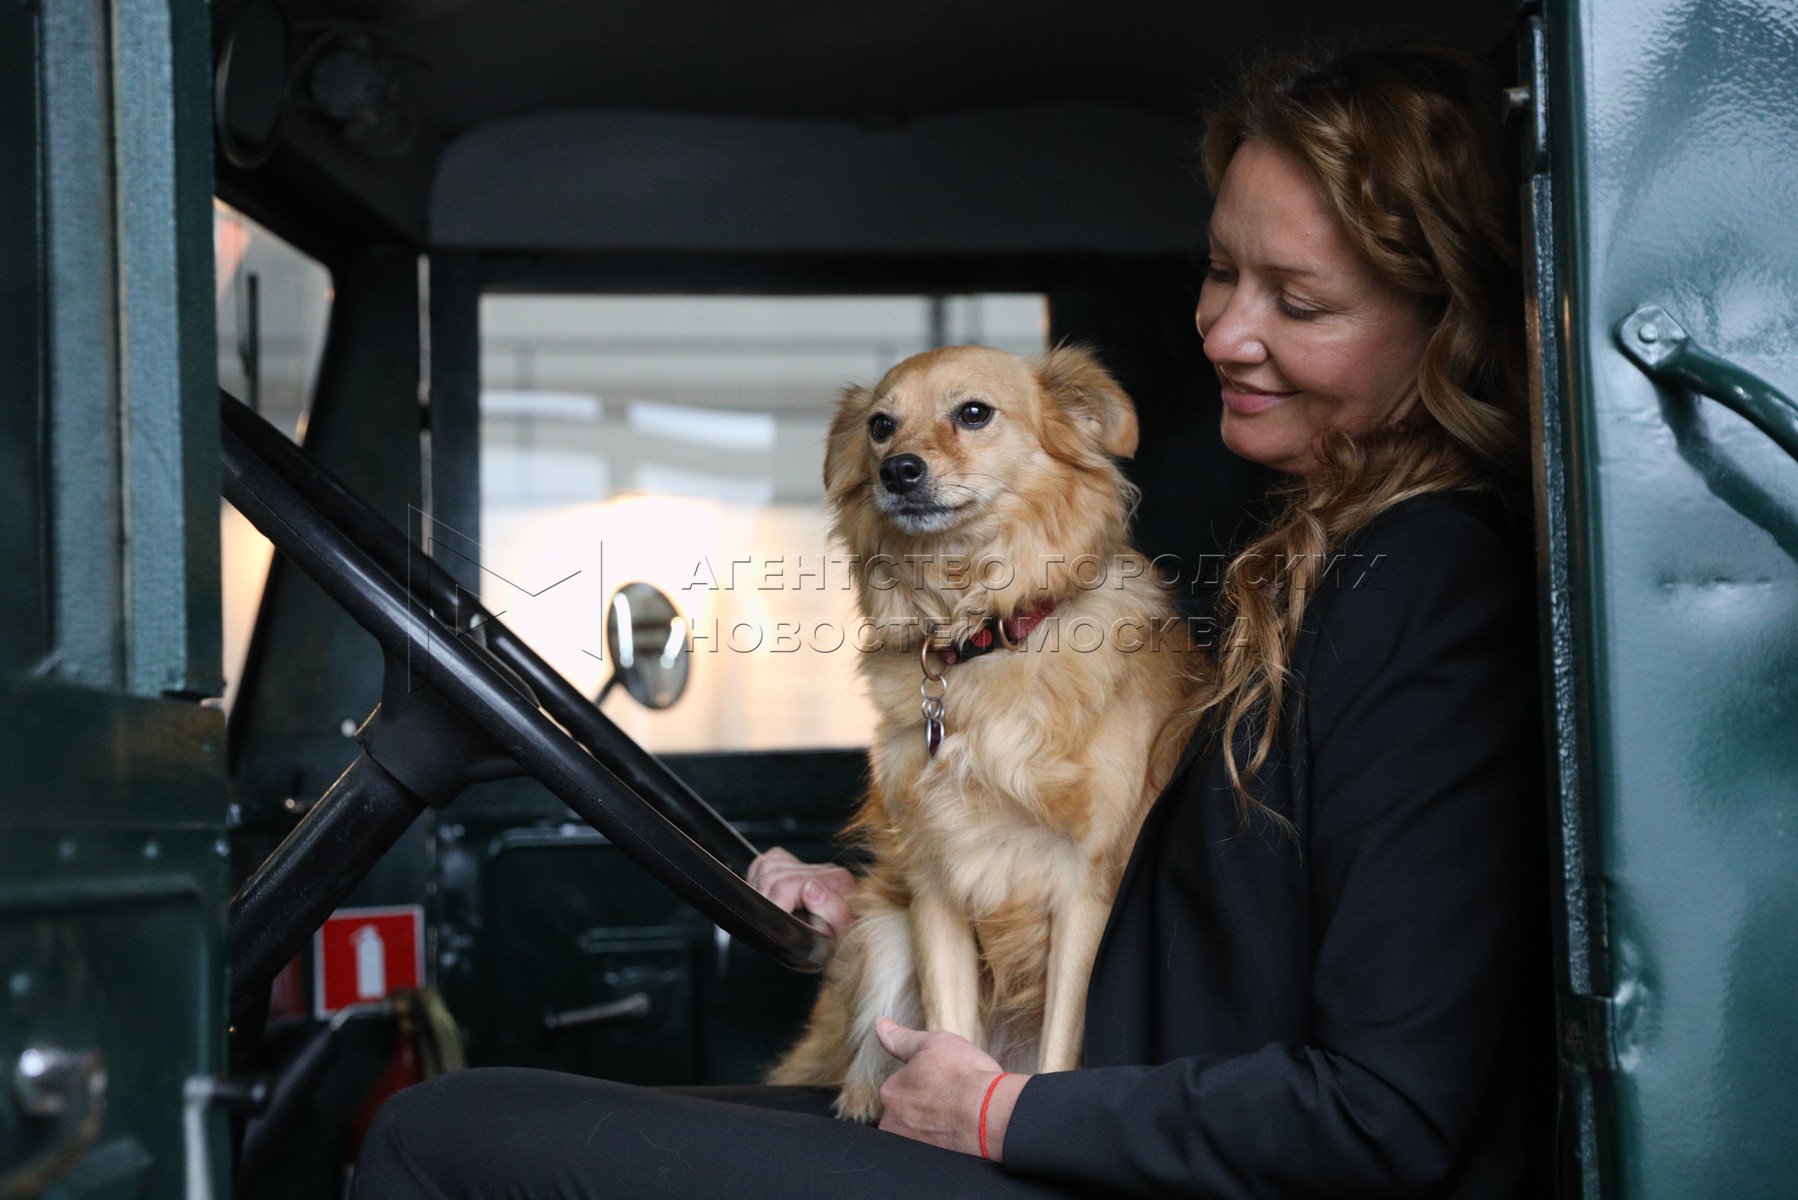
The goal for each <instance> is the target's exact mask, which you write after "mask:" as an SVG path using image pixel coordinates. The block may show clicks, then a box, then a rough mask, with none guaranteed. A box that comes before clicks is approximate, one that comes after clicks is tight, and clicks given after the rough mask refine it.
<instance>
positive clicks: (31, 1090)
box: [0, 1046, 106, 1200]
mask: <svg viewBox="0 0 1798 1200" xmlns="http://www.w3.org/2000/svg"><path fill="white" fill-rule="evenodd" d="M12 1094H13V1103H14V1104H16V1105H17V1106H18V1108H19V1111H20V1112H22V1113H23V1114H25V1116H26V1117H29V1118H36V1119H38V1120H46V1121H54V1122H56V1133H55V1136H54V1137H52V1138H51V1141H50V1144H49V1145H48V1146H46V1147H44V1149H43V1150H41V1151H39V1152H38V1153H37V1154H35V1155H33V1156H32V1157H31V1158H28V1159H26V1160H25V1161H24V1162H22V1163H20V1164H19V1165H18V1166H16V1167H13V1168H12V1169H11V1170H9V1171H7V1172H5V1173H4V1174H0V1200H18V1198H20V1197H26V1196H36V1195H38V1194H39V1193H41V1192H42V1191H43V1190H44V1189H45V1188H47V1187H48V1186H50V1184H52V1183H54V1182H55V1181H56V1180H57V1179H60V1178H61V1177H62V1176H64V1175H66V1174H68V1173H69V1172H70V1171H71V1170H73V1169H74V1167H75V1164H76V1163H78V1162H80V1161H81V1156H82V1155H83V1154H86V1153H87V1150H88V1147H89V1146H92V1145H93V1144H94V1139H96V1138H97V1137H99V1136H100V1122H101V1119H102V1118H103V1117H104V1116H105V1115H106V1064H105V1061H104V1060H103V1059H102V1058H101V1057H100V1052H99V1051H97V1050H88V1051H81V1052H76V1051H69V1050H59V1049H57V1048H56V1047H54V1046H33V1047H31V1048H30V1049H28V1050H26V1051H25V1052H24V1053H23V1054H20V1055H19V1060H18V1062H16V1063H15V1064H14V1065H13V1070H12Z"/></svg>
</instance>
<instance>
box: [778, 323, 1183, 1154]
mask: <svg viewBox="0 0 1798 1200" xmlns="http://www.w3.org/2000/svg"><path fill="white" fill-rule="evenodd" d="M1136 443H1137V425H1136V412H1135V409H1134V407H1133V406H1132V405H1131V403H1130V398H1129V397H1128V396H1126V395H1125V394H1124V392H1123V390H1122V389H1121V388H1119V387H1118V385H1117V383H1116V382H1115V381H1113V380H1112V378H1111V377H1110V376H1109V375H1107V374H1106V373H1105V371H1104V370H1103V368H1101V367H1100V366H1099V365H1098V364H1097V363H1096V362H1095V361H1094V360H1093V359H1092V358H1091V357H1090V356H1089V355H1088V354H1087V353H1086V352H1084V351H1082V350H1078V349H1072V348H1062V349H1057V350H1053V351H1051V352H1049V353H1048V354H1047V355H1045V356H1044V357H1043V358H1042V359H1040V360H1037V361H1027V360H1025V359H1022V358H1019V357H1017V356H1016V355H1012V354H1006V353H1004V352H1001V351H997V350H989V349H982V348H978V347H968V346H957V347H950V348H948V349H943V350H935V351H931V352H929V353H927V354H920V355H918V356H916V357H915V358H910V359H907V360H906V361H905V362H902V363H900V364H899V365H898V366H896V367H894V368H893V369H892V370H891V371H889V372H888V373H887V375H886V377H885V378H884V379H882V380H881V381H880V383H879V384H878V385H877V386H876V387H875V388H874V389H873V390H872V391H869V390H868V389H866V388H859V387H858V388H851V389H849V390H848V391H846V392H845V393H844V396H843V400H842V404H841V406H840V408H839V410H838V412H837V414H836V418H835V420H834V421H833V422H832V424H831V429H830V438H829V446H828V450H827V455H826V460H825V466H824V483H825V489H826V491H827V493H828V495H829V498H830V502H831V504H832V506H833V511H834V521H833V525H832V532H833V533H834V534H835V535H836V537H838V538H839V539H840V540H841V541H842V542H843V543H844V544H845V546H846V548H847V549H848V550H849V552H850V554H851V555H852V556H854V561H858V562H859V563H860V564H861V572H860V574H859V575H858V578H857V585H858V586H857V598H858V602H859V604H860V607H861V611H862V614H863V616H864V617H865V618H866V619H867V621H868V622H870V624H871V626H872V629H871V631H870V636H869V637H867V638H865V639H864V640H863V643H862V644H863V646H864V647H865V646H867V645H870V644H873V643H875V642H878V643H879V647H880V648H879V649H877V650H874V651H872V652H870V653H867V654H865V655H863V657H862V662H861V668H862V671H863V673H864V675H865V677H866V679H867V681H868V686H869V689H870V691H871V693H872V696H873V699H874V703H875V705H876V707H877V708H878V709H879V711H880V714H881V723H880V727H879V730H878V731H877V734H876V737H875V740H874V745H873V749H872V751H871V764H870V766H871V783H870V787H869V792H868V796H867V799H866V801H865V802H864V805H863V807H862V810H861V813H860V815H859V817H858V818H857V819H856V821H855V822H854V823H853V825H852V826H851V829H852V830H853V831H854V832H855V833H856V834H857V835H858V836H860V837H861V838H862V839H864V840H865V842H866V844H867V846H868V848H869V849H870V850H871V851H872V854H873V865H872V867H871V869H870V871H869V874H868V876H867V878H866V880H865V881H864V882H863V883H862V885H861V887H860V889H859V890H858V892H857V894H856V897H855V901H854V906H853V910H852V911H854V913H855V914H856V918H857V919H856V923H855V925H854V926H853V927H852V928H851V929H850V931H849V933H848V934H847V935H846V936H845V937H844V940H843V944H842V945H841V946H840V947H839V948H838V950H837V953H836V956H835V958H834V959H833V961H832V962H831V965H830V968H829V970H828V972H827V974H826V976H825V980H824V984H823V989H822V991H821V993H820V995H819V997H818V1002H817V1006H816V1008H815V1009H814V1011H813V1013H812V1016H811V1022H810V1024H809V1026H808V1028H807V1030H806V1032H805V1035H804V1037H803V1038H802V1039H801V1041H800V1042H799V1044H798V1045H797V1046H795V1047H794V1048H793V1049H792V1050H791V1051H790V1052H789V1053H788V1054H787V1056H786V1058H785V1059H784V1060H783V1061H782V1062H781V1063H780V1064H779V1065H778V1066H777V1067H776V1068H775V1069H774V1070H773V1072H772V1073H771V1075H770V1077H769V1081H770V1082H772V1083H786V1084H813V1085H829V1086H835V1087H838V1088H839V1089H840V1094H839V1096H838V1100H837V1111H838V1112H839V1113H840V1114H841V1115H843V1116H845V1117H851V1118H855V1119H859V1120H865V1121H866V1120H875V1119H877V1118H878V1116H879V1114H880V1097H879V1089H880V1085H881V1084H882V1082H884V1081H885V1079H886V1077H887V1076H888V1075H890V1074H891V1073H892V1072H893V1071H894V1070H895V1069H896V1068H897V1066H898V1064H897V1063H896V1062H895V1061H894V1060H893V1059H892V1058H891V1057H889V1056H888V1055H887V1053H886V1052H885V1051H884V1050H882V1049H881V1047H880V1044H879V1042H878V1041H876V1039H875V1036H874V1025H875V1022H876V1021H877V1020H878V1019H879V1018H880V1017H882V1016H888V1017H892V1018H894V1019H895V1020H898V1021H900V1022H902V1023H904V1024H906V1025H911V1026H914V1027H920V1028H925V1029H940V1030H948V1031H951V1032H953V1033H957V1034H960V1035H961V1036H963V1037H965V1038H967V1039H969V1040H970V1041H972V1042H973V1043H975V1044H976V1045H978V1046H981V1047H983V1048H985V1049H986V1050H987V1052H988V1053H990V1054H992V1055H993V1056H994V1057H995V1058H997V1059H998V1060H999V1061H1000V1062H1001V1063H1002V1064H1004V1065H1005V1066H1006V1067H1007V1068H1008V1069H1010V1070H1015V1071H1038V1070H1046V1071H1055V1070H1067V1069H1071V1068H1073V1067H1075V1066H1077V1065H1079V1061H1080V1043H1081V1038H1082V1026H1083V1023H1084V1016H1085V1003H1086V984H1087V977H1088V975H1089V974H1090V973H1091V969H1092V962H1093V955H1094V953H1095V951H1096V950H1097V948H1098V944H1099V936H1100V934H1101V933H1102V932H1103V930H1104V927H1105V921H1106V917H1107V914H1108V913H1109V911H1110V907H1111V902H1112V899H1113V897H1114V895H1115V893H1116V890H1117V885H1118V878H1119V876H1120V874H1121V873H1122V871H1123V867H1124V863H1125V860H1126V859H1127V857H1128V856H1129V853H1130V848H1131V845H1132V843H1133V842H1134V840H1135V837H1136V833H1137V830H1138V828H1139V827H1140V825H1141V823H1142V819H1143V816H1144V814H1145V813H1146V812H1147V809H1148V806H1149V804H1150V803H1151V802H1152V801H1153V799H1154V798H1155V796H1156V795H1157V794H1158V793H1159V791H1160V790H1161V787H1162V786H1163V784H1165V782H1166V781H1167V778H1168V776H1169V774H1170V773H1171V771H1172V767H1173V763H1174V759H1175V758H1176V757H1177V754H1178V749H1179V747H1178V746H1177V745H1172V744H1163V743H1164V742H1165V741H1166V739H1161V738H1158V737H1157V734H1158V733H1159V732H1160V731H1161V729H1162V726H1163V724H1164V722H1165V721H1166V720H1167V719H1168V718H1169V716H1170V715H1171V714H1172V713H1174V712H1175V710H1176V709H1177V708H1179V707H1182V700H1183V699H1184V698H1185V696H1186V690H1187V686H1188V684H1187V682H1186V671H1187V668H1188V660H1189V656H1188V655H1187V654H1186V653H1184V651H1185V648H1186V645H1187V642H1186V639H1185V636H1184V632H1183V631H1182V630H1181V629H1179V627H1178V623H1177V619H1176V618H1175V615H1174V611H1173V608H1172V606H1171V605H1170V604H1169V602H1168V600H1167V598H1166V596H1165V594H1164V593H1163V591H1162V590H1161V589H1160V588H1159V587H1157V586H1156V585H1155V583H1154V581H1153V580H1152V579H1151V577H1150V572H1149V569H1148V565H1147V563H1146V562H1145V561H1144V560H1143V559H1142V557H1141V556H1140V555H1137V554H1136V553H1135V552H1134V551H1132V550H1131V549H1130V548H1129V542H1128V538H1127V528H1126V527H1127V523H1128V520H1129V514H1130V510H1131V507H1132V505H1133V503H1134V500H1135V489H1134V488H1133V487H1132V486H1131V485H1130V484H1129V482H1128V481H1127V480H1126V479H1125V478H1124V476H1123V474H1122V473H1121V472H1120V471H1119V470H1118V467H1117V465H1116V463H1115V462H1114V461H1113V459H1114V457H1128V456H1129V455H1130V454H1132V453H1134V452H1135V450H1136ZM926 629H932V630H934V631H936V633H937V635H938V636H935V637H933V638H932V645H933V646H934V647H938V648H936V649H932V650H931V651H930V652H928V653H925V652H924V642H925V637H926V634H925V631H926ZM983 637H984V641H983ZM1014 641H1015V642H1017V647H1016V648H1015V649H1013V648H1010V646H1009V645H1008V643H1010V642H1014ZM927 676H928V677H935V676H940V677H941V678H940V682H937V681H936V680H935V679H934V678H927ZM921 687H922V694H923V695H925V696H936V695H939V694H940V695H941V708H940V726H939V728H938V729H937V731H936V736H937V744H936V745H935V748H934V750H933V748H932V745H931V740H932V731H931V729H930V725H931V722H930V721H928V720H927V719H926V714H925V713H924V711H922V710H923V709H924V708H925V707H927V705H925V704H923V703H921V701H920V695H921ZM933 715H934V714H933Z"/></svg>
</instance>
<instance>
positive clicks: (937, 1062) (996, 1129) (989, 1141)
mask: <svg viewBox="0 0 1798 1200" xmlns="http://www.w3.org/2000/svg"><path fill="white" fill-rule="evenodd" d="M874 1036H876V1037H878V1038H879V1039H880V1044H881V1045H882V1046H884V1047H886V1052H887V1053H888V1054H891V1055H892V1056H893V1057H894V1058H896V1059H898V1060H899V1061H900V1062H902V1063H904V1064H905V1065H904V1066H903V1067H900V1068H899V1070H898V1071H896V1072H894V1073H893V1075H892V1076H891V1077H890V1078H889V1079H888V1080H887V1081H886V1082H885V1083H883V1084H882V1085H881V1086H880V1103H881V1106H882V1108H883V1109H884V1110H885V1111H884V1112H883V1113H882V1115H881V1118H880V1127H881V1128H882V1129H884V1130H886V1131H887V1132H888V1133H898V1134H903V1135H904V1136H906V1137H908V1138H915V1139H916V1140H918V1141H920V1142H929V1143H930V1144H931V1145H933V1146H941V1147H943V1148H944V1149H945V1150H959V1151H961V1152H962V1153H963V1154H979V1153H980V1109H981V1105H982V1104H984V1105H985V1106H986V1157H988V1158H990V1159H992V1160H993V1161H994V1162H999V1161H1001V1160H1002V1159H1003V1158H1004V1155H1005V1127H1006V1126H1007V1125H1009V1124H1010V1123H1011V1109H1012V1106H1013V1105H1014V1104H1016V1103H1017V1099H1018V1093H1019V1092H1021V1091H1023V1090H1024V1084H1025V1083H1027V1082H1029V1079H1030V1076H1028V1075H1006V1076H1005V1078H1003V1079H1000V1080H999V1083H998V1086H997V1087H994V1086H993V1080H994V1079H995V1078H996V1077H998V1076H999V1075H1001V1074H1004V1071H1005V1068H1004V1067H1002V1066H1000V1065H999V1064H998V1062H997V1061H996V1060H995V1059H994V1058H993V1057H992V1055H990V1054H988V1053H987V1052H986V1051H984V1050H982V1049H981V1048H980V1047H978V1046H976V1045H975V1044H974V1043H973V1042H970V1041H968V1039H966V1038H964V1037H958V1036H957V1035H955V1034H953V1033H923V1032H920V1031H918V1030H916V1029H907V1028H906V1027H905V1026H903V1025H901V1024H899V1022H897V1021H889V1020H887V1019H886V1018H885V1017H882V1018H881V1019H880V1022H879V1023H878V1024H877V1025H875V1027H874ZM988 1088H991V1089H992V1095H991V1097H990V1098H989V1097H988V1095H987V1089H988Z"/></svg>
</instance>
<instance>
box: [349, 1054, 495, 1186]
mask: <svg viewBox="0 0 1798 1200" xmlns="http://www.w3.org/2000/svg"><path fill="white" fill-rule="evenodd" d="M529 1074H531V1073H530V1072H520V1071H517V1070H516V1069H514V1068H509V1067H491V1068H479V1069H475V1070H469V1071H455V1072H452V1073H451V1074H448V1075H439V1076H436V1077H435V1078H432V1079H427V1080H425V1081H424V1082H423V1083H419V1084H414V1085H413V1086H412V1087H409V1088H407V1089H406V1090H405V1091H403V1092H396V1093H395V1094H394V1095H393V1096H391V1097H389V1098H388V1100H387V1102H386V1103H385V1104H383V1105H381V1107H380V1109H379V1111H377V1112H376V1113H375V1117H374V1120H373V1121H371V1122H370V1123H369V1127H368V1132H367V1133H366V1134H365V1135H364V1136H363V1139H362V1148H361V1150H360V1152H359V1153H358V1154H357V1156H356V1174H355V1184H354V1190H353V1192H352V1193H351V1195H352V1197H353V1198H354V1200H389V1198H398V1197H406V1196H413V1195H417V1196H429V1197H432V1198H433V1200H436V1198H439V1197H443V1196H455V1195H458V1194H460V1193H461V1190H462V1185H464V1184H467V1183H469V1182H471V1181H470V1180H469V1179H468V1178H467V1176H466V1172H467V1170H468V1169H469V1168H470V1166H471V1164H470V1163H468V1162H466V1161H464V1160H463V1154H462V1152H463V1151H466V1150H468V1149H469V1148H470V1147H471V1146H476V1145H479V1144H480V1142H481V1140H482V1139H481V1134H482V1132H483V1130H485V1129H488V1128H490V1123H491V1121H492V1116H493V1113H494V1111H495V1107H496V1106H495V1100H494V1093H495V1092H496V1091H497V1092H502V1093H504V1092H513V1091H516V1090H518V1088H519V1087H520V1086H521V1084H523V1083H524V1082H525V1081H524V1080H521V1079H518V1078H516V1076H519V1075H527V1076H528V1075H529Z"/></svg>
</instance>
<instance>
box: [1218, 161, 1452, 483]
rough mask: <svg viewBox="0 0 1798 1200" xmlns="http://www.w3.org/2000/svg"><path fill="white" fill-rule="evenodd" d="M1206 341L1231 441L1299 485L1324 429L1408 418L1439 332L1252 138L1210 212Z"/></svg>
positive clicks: (1287, 168)
mask: <svg viewBox="0 0 1798 1200" xmlns="http://www.w3.org/2000/svg"><path fill="white" fill-rule="evenodd" d="M1198 325H1199V333H1200V335H1201V336H1203V338H1204V339H1205V356H1206V357H1207V358H1209V359H1210V360H1211V362H1212V365H1213V366H1214V367H1216V368H1217V375H1218V381H1219V382H1220V383H1221V384H1222V385H1223V395H1224V417H1223V437H1224V445H1226V446H1228V447H1229V448H1230V449H1231V451H1232V452H1234V453H1236V454H1239V455H1241V456H1242V457H1243V458H1246V459H1249V460H1250V461H1252V462H1258V463H1261V464H1263V465H1264V466H1269V467H1274V468H1276V469H1278V470H1281V471H1285V472H1287V473H1288V474H1295V475H1303V474H1305V473H1307V472H1308V471H1309V470H1311V469H1312V468H1313V467H1314V466H1315V465H1316V464H1315V463H1314V462H1313V460H1312V456H1311V443H1312V439H1314V438H1315V437H1316V436H1317V435H1318V434H1319V433H1322V432H1323V431H1324V430H1326V429H1343V430H1346V431H1348V432H1350V433H1361V432H1365V431H1367V430H1370V429H1373V428H1376V427H1378V426H1380V425H1384V424H1387V423H1388V422H1391V421H1395V420H1397V419H1399V418H1401V417H1403V416H1404V415H1405V414H1406V413H1408V412H1410V411H1411V409H1412V408H1414V407H1415V406H1416V404H1417V403H1418V393H1417V372H1418V364H1419V363H1420V362H1421V361H1422V359H1423V349H1424V345H1425V343H1426V342H1427V340H1428V337H1429V332H1430V327H1429V324H1428V322H1427V320H1426V319H1425V316H1424V313H1423V311H1422V307H1421V305H1420V304H1419V303H1418V302H1417V300H1416V299H1415V298H1413V297H1411V296H1407V295H1405V294H1403V293H1401V292H1398V291H1395V290H1394V289H1392V288H1391V287H1390V286H1389V285H1387V284H1386V283H1384V282H1383V281H1382V280H1381V279H1379V278H1378V276H1376V275H1375V273H1374V270H1373V267H1372V266H1371V265H1370V264H1369V263H1368V262H1367V260H1366V259H1364V258H1362V257H1361V255H1360V253H1359V252H1358V251H1357V250H1356V249H1355V248H1354V246H1352V245H1351V244H1350V243H1349V240H1348V236H1347V235H1346V234H1345V233H1344V232H1343V230H1342V227H1341V225H1340V224H1339V223H1338V222H1337V220H1336V217H1335V214H1333V213H1332V212H1331V211H1330V210H1329V208H1328V207H1327V206H1326V204H1325V201H1324V199H1323V197H1322V196H1321V195H1319V194H1318V192H1317V191H1316V189H1315V188H1313V187H1312V185H1311V182H1310V180H1308V179H1307V178H1306V177H1305V174H1304V171H1303V168H1301V166H1300V165H1299V161H1298V159H1297V158H1295V157H1294V156H1293V155H1292V154H1290V153H1288V152H1287V151H1285V150H1280V149H1277V148H1275V147H1273V146H1270V145H1268V144H1267V143H1265V142H1258V141H1254V140H1249V141H1245V142H1243V144H1242V145H1241V146H1240V147H1239V148H1238V149H1237V151H1236V153H1235V155H1234V156H1233V157H1232V158H1231V159H1230V165H1229V167H1228V169H1226V170H1225V172H1224V178H1223V181H1222V183H1221V184H1220V185H1219V187H1218V190H1217V204H1216V206H1215V207H1214V209H1213V210H1212V214H1211V264H1210V267H1209V269H1208V270H1207V271H1206V274H1205V284H1204V287H1203V288H1202V289H1201V290H1200V292H1199V311H1198Z"/></svg>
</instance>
